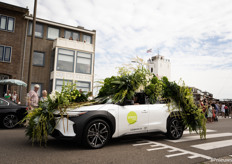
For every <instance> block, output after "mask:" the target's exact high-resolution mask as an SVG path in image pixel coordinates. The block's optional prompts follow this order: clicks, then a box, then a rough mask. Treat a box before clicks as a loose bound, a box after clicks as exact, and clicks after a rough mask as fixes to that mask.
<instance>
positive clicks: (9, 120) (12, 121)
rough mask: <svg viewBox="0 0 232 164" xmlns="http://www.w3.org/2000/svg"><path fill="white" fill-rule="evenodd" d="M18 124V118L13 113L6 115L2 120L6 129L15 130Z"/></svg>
mask: <svg viewBox="0 0 232 164" xmlns="http://www.w3.org/2000/svg"><path fill="white" fill-rule="evenodd" d="M17 123H18V117H17V116H16V115H15V114H13V113H10V114H7V115H5V116H4V117H3V119H2V125H3V126H4V128H7V129H12V128H14V127H15V126H16V125H17Z"/></svg>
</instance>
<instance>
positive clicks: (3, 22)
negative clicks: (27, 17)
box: [0, 15, 15, 32]
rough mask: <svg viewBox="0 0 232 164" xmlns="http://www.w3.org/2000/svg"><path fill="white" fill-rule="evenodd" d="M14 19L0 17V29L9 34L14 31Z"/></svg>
mask: <svg viewBox="0 0 232 164" xmlns="http://www.w3.org/2000/svg"><path fill="white" fill-rule="evenodd" d="M14 24H15V19H14V18H12V17H8V16H4V15H0V29H1V30H7V31H9V32H13V31H14Z"/></svg>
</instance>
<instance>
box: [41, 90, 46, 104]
mask: <svg viewBox="0 0 232 164" xmlns="http://www.w3.org/2000/svg"><path fill="white" fill-rule="evenodd" d="M47 95H48V93H47V91H46V90H43V91H42V97H41V98H40V101H42V102H44V101H47V100H48V97H47Z"/></svg>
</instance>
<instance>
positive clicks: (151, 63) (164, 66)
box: [147, 55, 171, 80]
mask: <svg viewBox="0 0 232 164" xmlns="http://www.w3.org/2000/svg"><path fill="white" fill-rule="evenodd" d="M147 69H148V70H149V71H150V72H151V73H153V74H155V75H156V76H157V77H158V78H159V79H161V78H162V77H163V76H166V77H167V78H168V79H169V80H171V63H170V60H169V59H165V58H164V57H163V56H161V55H156V56H153V57H152V58H151V59H148V61H147Z"/></svg>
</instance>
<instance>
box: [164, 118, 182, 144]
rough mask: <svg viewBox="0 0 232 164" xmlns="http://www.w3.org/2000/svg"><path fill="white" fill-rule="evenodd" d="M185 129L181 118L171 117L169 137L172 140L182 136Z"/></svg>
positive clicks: (168, 128) (168, 129)
mask: <svg viewBox="0 0 232 164" xmlns="http://www.w3.org/2000/svg"><path fill="white" fill-rule="evenodd" d="M183 131H184V127H183V124H182V122H181V120H179V119H177V118H171V120H170V121H169V124H168V127H167V137H168V138H169V139H172V140H176V139H179V138H181V137H182V135H183Z"/></svg>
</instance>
